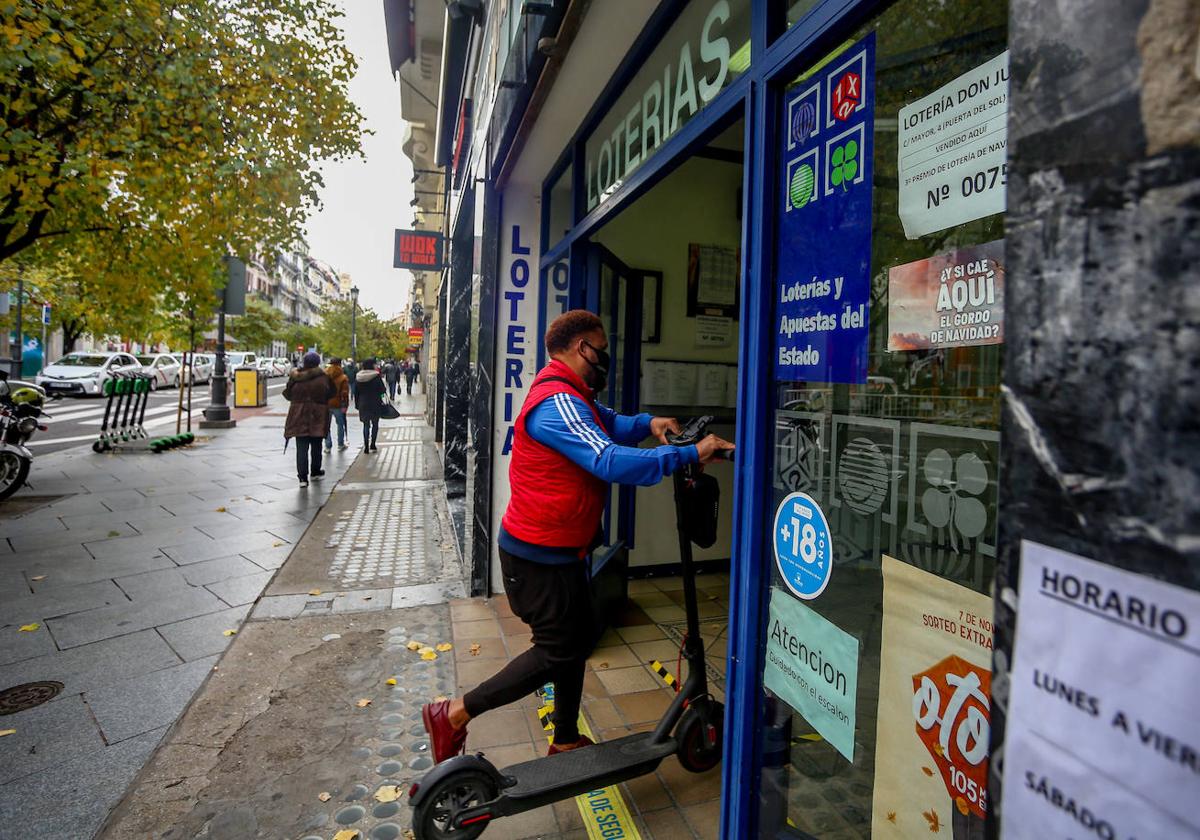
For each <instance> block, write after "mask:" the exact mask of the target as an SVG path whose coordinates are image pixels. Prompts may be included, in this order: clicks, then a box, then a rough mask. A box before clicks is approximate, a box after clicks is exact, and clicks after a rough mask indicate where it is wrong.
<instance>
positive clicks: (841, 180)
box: [823, 123, 869, 195]
mask: <svg viewBox="0 0 1200 840" xmlns="http://www.w3.org/2000/svg"><path fill="white" fill-rule="evenodd" d="M863 128H864V127H863V124H862V123H859V124H858V125H856V126H854V127H853V128H848V129H846V130H845V131H843V132H842V133H841V134H839V135H837V136H836V137H831V138H830V139H828V140H826V141H825V161H826V166H825V189H824V192H823V194H824V195H832V194H833V193H834V192H843V193H844V192H849V191H850V190H852V189H853V188H854V187H855V186H857V185H858V184H861V183H862V182H863V180H864V178H863V175H864V173H865V172H866V169H867V167H866V166H864V165H863V160H864V158H865V157H866V155H867V154H869V151H868V146H867V139H866V133H865V131H864V130H863Z"/></svg>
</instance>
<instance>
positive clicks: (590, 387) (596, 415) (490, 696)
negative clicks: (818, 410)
mask: <svg viewBox="0 0 1200 840" xmlns="http://www.w3.org/2000/svg"><path fill="white" fill-rule="evenodd" d="M545 344H546V351H547V352H548V353H549V355H550V363H549V364H548V365H546V367H544V368H542V370H541V371H540V372H539V373H538V374H537V376H536V377H534V380H533V384H532V386H531V387H530V389H529V394H528V396H526V397H525V404H524V405H523V406H522V408H521V412H520V413H519V414H518V415H517V419H516V422H515V423H514V426H513V428H514V430H515V437H514V440H513V447H512V460H511V462H510V464H509V469H508V481H509V485H510V488H511V490H512V493H511V496H510V498H509V501H508V508H507V510H506V511H505V513H504V517H503V518H502V519H501V521H500V528H499V535H498V539H497V541H498V543H499V554H500V566H501V569H502V570H503V573H504V590H505V592H506V593H507V598H508V605H509V607H511V608H512V612H513V615H515V616H517V617H518V618H520V619H521V620H522V621H523V622H525V623H526V624H527V625H529V627H530V628H531V630H532V631H533V639H532V646H531V647H529V648H528V649H526V650H525V651H524V652H522V653H521V654H520V655H519V656H516V657H515V658H513V659H512V660H511V661H510V662H508V663H507V664H506V665H504V666H503V667H502V668H501V669H500V670H499V671H498V672H497V673H496V674H494V675H493V676H491V677H489V678H488V679H486V680H484V681H483V682H482V683H481V684H479V685H478V686H476V687H475V688H474V689H472V690H471V691H468V692H467V693H466V694H464V695H460V696H458V697H455V698H453V699H444V698H440V699H435V700H433V701H432V702H431V703H429V704H427V705H426V706H425V707H424V708H423V709H422V718H423V720H424V723H425V731H426V732H428V733H429V736H430V737H429V742H430V747H431V752H432V753H433V760H434V762H442V761H445V760H446V759H447V758H449V757H450V756H452V755H455V754H457V753H459V752H461V751H462V749H463V746H464V744H465V742H466V738H467V724H468V722H469V721H471V720H472V719H474V718H476V717H478V716H479V715H481V714H484V713H485V712H488V711H490V710H492V709H496V708H499V707H500V706H505V705H508V704H509V703H512V702H514V701H516V700H519V699H520V698H522V697H526V696H528V695H529V694H530V693H532V692H533V691H534V690H535V689H537V688H540V687H541V686H543V685H545V684H546V683H547V682H553V683H554V738H553V743H552V744H551V745H550V749H549V752H548V755H554V754H555V753H560V752H565V751H567V750H573V749H579V748H581V747H587V746H590V745H591V744H592V740H591V739H590V738H588V737H587V736H586V735H584V734H583V733H582V732H580V731H579V728H578V725H577V724H578V717H579V703H580V699H581V696H582V694H583V677H584V673H585V669H586V663H587V658H588V656H589V655H590V654H591V652H592V648H593V646H594V644H595V642H596V639H595V633H594V632H593V627H594V621H593V616H592V592H591V580H590V574H589V571H588V557H589V553H590V550H591V546H592V544H593V537H594V536H595V534H596V533H597V530H598V529H599V528H600V524H601V520H602V517H603V515H604V506H605V502H606V501H607V499H608V496H609V485H610V482H617V483H620V484H630V485H640V486H643V487H646V486H650V485H652V484H657V483H658V482H659V481H661V480H662V479H663V478H665V477H666V476H668V475H670V474H671V473H673V472H675V470H677V469H679V468H680V467H682V466H684V465H685V464H695V463H702V464H704V463H708V462H709V461H710V460H712V459H713V457H714V456H715V455H716V453H717V451H718V450H722V449H726V450H732V449H733V444H731V443H728V442H726V441H723V440H721V439H720V438H718V437H716V436H715V435H708V436H707V437H706V438H704V439H703V440H701V441H700V442H699V443H698V444H695V445H692V446H682V447H675V446H670V445H668V443H667V434H668V433H672V432H673V433H676V434H677V433H678V432H679V423H678V422H677V421H676V420H675V419H674V418H672V417H654V416H652V415H650V414H637V415H634V416H625V415H620V414H617V413H616V412H615V411H613V410H612V409H611V408H608V407H607V406H605V405H604V404H602V403H599V402H597V400H596V393H597V392H598V391H599V390H600V389H601V388H603V387H604V386H605V384H606V383H607V382H608V370H609V364H610V357H609V353H608V336H607V333H606V331H605V329H604V324H603V323H602V322H601V321H600V319H599V318H598V317H596V315H594V314H593V313H591V312H586V311H583V310H579V309H576V310H572V311H570V312H566V313H564V314H562V315H560V316H558V317H557V318H556V319H554V322H553V323H551V324H550V328H549V330H547V332H546V336H545ZM651 436H653V437H655V438H657V439H658V441H659V443H661V444H663V445H662V446H657V447H654V448H653V449H647V448H642V447H639V446H638V444H639V443H640V442H641V441H642V440H643V439H645V438H647V437H651Z"/></svg>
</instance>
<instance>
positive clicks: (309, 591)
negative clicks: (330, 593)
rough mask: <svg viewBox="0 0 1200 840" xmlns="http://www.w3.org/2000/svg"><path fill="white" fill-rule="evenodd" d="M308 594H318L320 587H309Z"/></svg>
mask: <svg viewBox="0 0 1200 840" xmlns="http://www.w3.org/2000/svg"><path fill="white" fill-rule="evenodd" d="M308 594H309V595H320V594H321V590H320V589H310V590H308Z"/></svg>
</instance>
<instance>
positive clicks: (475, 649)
mask: <svg viewBox="0 0 1200 840" xmlns="http://www.w3.org/2000/svg"><path fill="white" fill-rule="evenodd" d="M467 650H469V651H470V652H471V655H472V656H478V655H479V645H478V644H474V645H471V646H470V647H469V648H467Z"/></svg>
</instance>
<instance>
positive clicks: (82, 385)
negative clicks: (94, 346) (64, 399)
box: [35, 353, 142, 397]
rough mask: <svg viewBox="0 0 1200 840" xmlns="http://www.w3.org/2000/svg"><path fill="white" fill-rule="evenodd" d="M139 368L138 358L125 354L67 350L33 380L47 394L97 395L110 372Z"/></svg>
mask: <svg viewBox="0 0 1200 840" xmlns="http://www.w3.org/2000/svg"><path fill="white" fill-rule="evenodd" d="M141 369H142V366H141V364H139V363H138V360H137V359H135V358H134V357H133V356H131V355H130V354H128V353H68V354H67V355H65V356H63V357H62V358H61V359H59V360H58V361H57V362H55V363H54V364H52V365H47V366H46V369H45V370H43V371H42V372H41V373H39V374H38V375H37V379H36V380H35V381H36V382H37V384H38V385H40V386H41V387H43V388H45V389H46V392H47V393H49V394H64V395H65V394H73V395H75V396H80V397H83V396H88V395H92V396H97V395H100V394H103V393H104V383H105V382H107V381H108V380H109V379H112V377H113V374H114V373H128V372H132V371H138V370H141Z"/></svg>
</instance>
